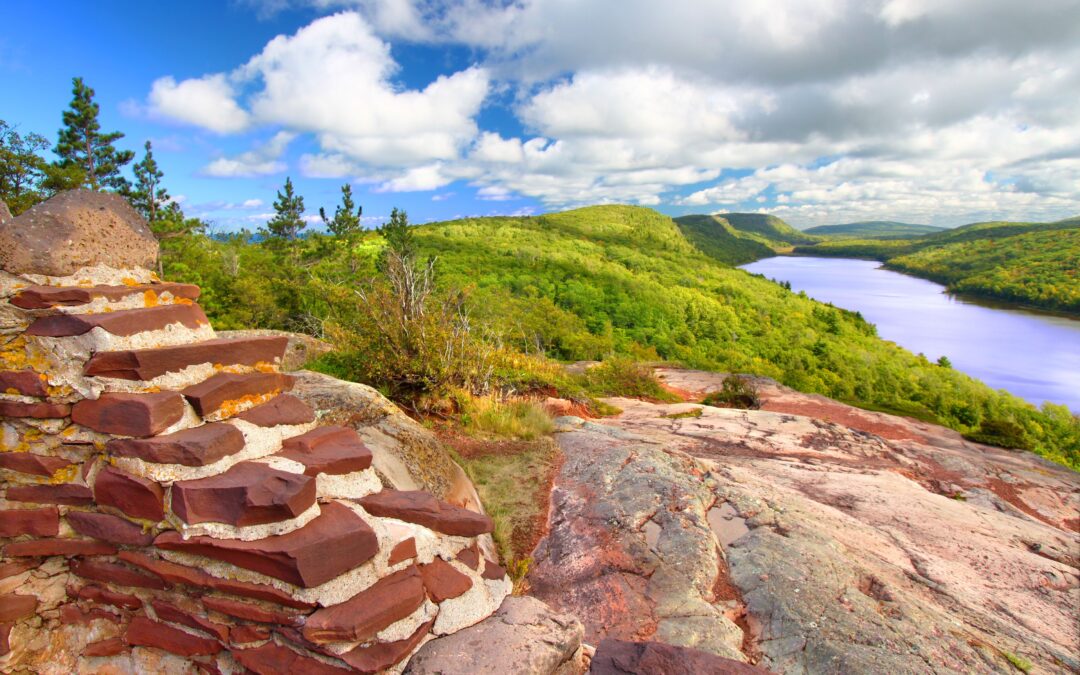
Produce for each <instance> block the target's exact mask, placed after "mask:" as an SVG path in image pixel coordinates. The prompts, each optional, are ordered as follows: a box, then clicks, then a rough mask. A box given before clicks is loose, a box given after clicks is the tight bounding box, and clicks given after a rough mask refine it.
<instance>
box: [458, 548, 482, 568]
mask: <svg viewBox="0 0 1080 675" xmlns="http://www.w3.org/2000/svg"><path fill="white" fill-rule="evenodd" d="M457 561H458V562H459V563H461V564H462V565H465V566H467V567H468V568H469V569H473V570H475V569H479V568H480V550H479V549H478V548H477V546H476V542H475V541H474V542H473V543H472V546H470V547H468V548H463V549H461V551H459V552H458V554H457Z"/></svg>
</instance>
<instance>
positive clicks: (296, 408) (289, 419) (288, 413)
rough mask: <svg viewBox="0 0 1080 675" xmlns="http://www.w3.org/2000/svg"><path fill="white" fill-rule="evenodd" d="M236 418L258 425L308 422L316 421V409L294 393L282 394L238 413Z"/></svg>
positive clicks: (267, 425) (269, 425)
mask: <svg viewBox="0 0 1080 675" xmlns="http://www.w3.org/2000/svg"><path fill="white" fill-rule="evenodd" d="M236 419H240V420H244V421H245V422H250V423H251V424H254V425H255V426H258V427H276V426H278V425H279V424H289V425H295V424H307V423H308V422H314V421H315V411H314V410H312V409H311V406H309V405H308V404H307V403H304V402H303V401H301V400H300V399H298V398H296V397H295V396H293V395H292V394H280V395H278V396H275V397H274V398H272V399H270V400H269V401H267V402H266V403H263V404H261V405H257V406H255V407H254V408H251V409H250V410H245V411H244V412H242V413H240V414H239V415H237V416H236Z"/></svg>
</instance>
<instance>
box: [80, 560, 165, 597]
mask: <svg viewBox="0 0 1080 675" xmlns="http://www.w3.org/2000/svg"><path fill="white" fill-rule="evenodd" d="M70 567H71V571H72V573H73V574H75V575H77V576H80V577H82V578H83V579H90V580H91V581H101V582H104V583H106V584H112V585H114V586H134V587H136V588H153V589H155V590H159V591H160V590H164V589H165V582H164V581H162V580H161V579H160V578H158V577H156V576H150V575H148V574H144V573H143V572H139V571H138V570H134V569H132V568H130V567H128V566H127V565H121V564H120V563H113V562H106V561H103V560H93V559H89V560H87V559H81V560H72V561H71V563H70Z"/></svg>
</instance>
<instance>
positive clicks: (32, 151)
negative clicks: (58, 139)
mask: <svg viewBox="0 0 1080 675" xmlns="http://www.w3.org/2000/svg"><path fill="white" fill-rule="evenodd" d="M48 147H49V141H47V140H46V139H45V137H44V136H40V135H38V134H34V133H30V134H26V135H23V134H20V133H19V132H18V130H17V129H16V128H15V127H13V126H11V125H9V124H8V123H7V122H5V121H3V120H0V200H2V201H3V202H5V203H6V204H7V205H8V208H10V209H11V212H12V213H13V214H14V215H19V214H20V213H22V212H23V211H25V210H26V209H28V208H30V207H31V206H33V205H34V204H36V203H38V202H39V201H41V200H42V199H43V195H42V194H41V192H40V189H41V183H42V181H43V180H44V178H45V160H44V159H42V158H41V156H40V155H39V154H38V153H40V152H42V151H44V150H46V149H48Z"/></svg>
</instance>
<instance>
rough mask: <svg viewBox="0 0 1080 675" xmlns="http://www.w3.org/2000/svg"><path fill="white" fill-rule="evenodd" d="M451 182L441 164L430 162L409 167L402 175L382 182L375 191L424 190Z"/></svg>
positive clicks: (433, 188) (435, 188)
mask: <svg viewBox="0 0 1080 675" xmlns="http://www.w3.org/2000/svg"><path fill="white" fill-rule="evenodd" d="M451 182H453V179H452V178H448V177H446V176H445V175H443V173H442V166H441V165H439V164H431V165H428V166H418V167H414V168H412V169H409V170H408V171H406V172H405V173H403V174H402V175H400V176H398V177H396V178H393V179H391V180H388V181H386V182H384V183H382V184H381V185H380V186H379V187H378V188H377V189H376V191H377V192H426V191H429V190H437V189H439V188H441V187H443V186H445V185H449V184H450V183H451Z"/></svg>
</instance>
